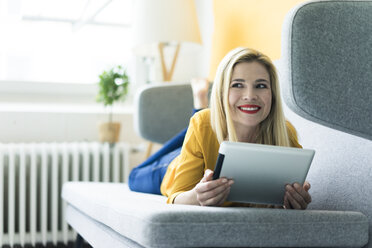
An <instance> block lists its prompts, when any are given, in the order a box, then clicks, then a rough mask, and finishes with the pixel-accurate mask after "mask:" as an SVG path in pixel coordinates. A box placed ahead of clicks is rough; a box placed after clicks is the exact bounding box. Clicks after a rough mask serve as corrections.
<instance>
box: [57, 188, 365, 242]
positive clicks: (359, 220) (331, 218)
mask: <svg viewBox="0 0 372 248" xmlns="http://www.w3.org/2000/svg"><path fill="white" fill-rule="evenodd" d="M62 197H63V198H64V199H65V200H66V201H67V202H68V204H69V205H71V206H74V207H75V208H77V209H79V210H80V211H81V212H83V213H84V214H85V215H87V216H89V217H91V218H93V219H94V220H96V221H98V222H100V223H101V224H103V225H106V226H107V227H110V228H111V229H112V230H113V231H114V232H117V233H118V234H120V235H122V236H124V237H126V238H127V239H130V240H133V241H135V242H136V243H138V244H139V245H142V246H144V247H362V246H363V245H364V244H366V242H367V239H368V221H367V219H366V217H365V216H364V215H363V214H361V213H357V212H344V211H339V212H334V211H311V210H309V211H298V210H283V209H259V208H221V207H200V206H190V205H169V204H166V203H165V200H166V198H165V197H163V196H159V195H150V194H143V193H136V192H131V191H129V189H128V187H127V186H126V185H123V184H113V183H105V184H102V183H83V182H68V183H65V184H64V186H63V191H62ZM78 230H79V229H78Z"/></svg>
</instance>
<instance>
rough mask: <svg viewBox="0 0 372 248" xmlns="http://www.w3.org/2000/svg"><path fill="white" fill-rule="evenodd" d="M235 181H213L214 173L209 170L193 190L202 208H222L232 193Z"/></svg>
mask: <svg viewBox="0 0 372 248" xmlns="http://www.w3.org/2000/svg"><path fill="white" fill-rule="evenodd" d="M233 183H234V180H232V179H227V178H225V177H222V178H219V179H216V180H213V171H211V170H209V169H207V170H206V171H205V172H204V176H203V178H202V179H201V180H200V182H199V183H198V184H197V185H196V186H195V188H194V189H193V191H194V193H195V194H196V200H197V201H198V203H199V205H201V206H221V205H222V204H223V203H224V202H225V200H226V198H227V196H228V195H229V193H230V188H231V185H232V184H233Z"/></svg>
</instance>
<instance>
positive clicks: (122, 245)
mask: <svg viewBox="0 0 372 248" xmlns="http://www.w3.org/2000/svg"><path fill="white" fill-rule="evenodd" d="M66 220H67V222H68V223H69V225H70V226H71V227H72V228H74V229H75V230H79V234H80V235H81V236H82V237H83V238H84V240H86V241H89V244H90V245H91V246H92V247H94V248H100V247H101V248H107V247H114V248H129V247H130V248H143V246H141V245H139V244H137V243H136V242H134V241H133V240H130V239H128V238H126V237H125V236H123V235H120V234H119V233H117V232H115V231H113V230H112V229H111V228H110V227H109V226H106V225H104V224H102V223H100V222H98V221H96V220H95V219H93V218H90V217H89V216H87V215H86V214H84V213H82V212H81V211H79V210H78V209H76V208H74V207H73V206H71V205H68V206H67V208H66Z"/></svg>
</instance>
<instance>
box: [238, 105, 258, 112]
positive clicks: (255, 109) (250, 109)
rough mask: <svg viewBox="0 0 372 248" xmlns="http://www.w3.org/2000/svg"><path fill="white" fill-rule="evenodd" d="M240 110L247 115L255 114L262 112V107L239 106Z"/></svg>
mask: <svg viewBox="0 0 372 248" xmlns="http://www.w3.org/2000/svg"><path fill="white" fill-rule="evenodd" d="M238 109H239V110H240V111H242V112H244V113H247V114H255V113H257V112H258V111H260V109H261V107H260V106H258V105H244V106H239V107H238Z"/></svg>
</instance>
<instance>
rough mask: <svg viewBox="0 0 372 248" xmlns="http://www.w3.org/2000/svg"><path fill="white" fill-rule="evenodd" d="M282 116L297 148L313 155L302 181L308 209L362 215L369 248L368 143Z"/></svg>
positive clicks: (371, 146)
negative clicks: (307, 188)
mask: <svg viewBox="0 0 372 248" xmlns="http://www.w3.org/2000/svg"><path fill="white" fill-rule="evenodd" d="M285 115H286V117H287V118H288V119H289V120H290V121H291V123H292V124H293V125H294V126H295V127H296V129H297V132H298V136H299V139H300V140H299V141H300V144H301V145H302V146H303V147H305V148H312V149H315V151H316V153H315V156H314V160H313V163H312V165H311V167H310V170H309V174H308V176H307V179H306V180H308V181H309V182H310V183H311V189H310V194H311V196H312V200H313V201H312V203H311V204H310V205H309V209H322V210H341V211H342V210H350V211H358V212H361V213H363V214H364V215H366V216H367V218H368V220H369V237H370V241H369V246H368V247H372V239H371V237H372V190H371V189H372V180H371V178H372V152H371V151H372V141H370V140H367V139H363V138H360V137H357V136H354V135H350V134H347V133H343V132H341V131H337V130H334V129H331V128H328V127H325V126H323V125H319V124H316V123H314V122H311V121H308V120H306V119H304V118H302V117H300V116H298V115H296V114H295V113H293V112H292V111H291V110H290V109H288V108H286V109H285Z"/></svg>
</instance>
